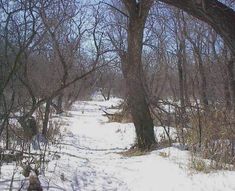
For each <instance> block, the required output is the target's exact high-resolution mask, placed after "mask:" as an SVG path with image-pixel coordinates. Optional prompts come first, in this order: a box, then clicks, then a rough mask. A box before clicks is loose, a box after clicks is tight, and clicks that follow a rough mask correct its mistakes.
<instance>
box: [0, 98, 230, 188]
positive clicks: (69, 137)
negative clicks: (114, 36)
mask: <svg viewBox="0 0 235 191" xmlns="http://www.w3.org/2000/svg"><path fill="white" fill-rule="evenodd" d="M119 101H120V100H119V99H112V100H110V101H80V102H77V103H76V104H75V105H74V106H73V108H72V109H71V111H69V115H68V117H63V120H65V121H66V123H67V124H68V125H66V126H65V127H63V129H64V130H63V137H64V138H63V141H62V143H61V144H60V145H59V147H58V148H56V149H57V152H58V155H59V156H60V157H58V158H57V159H54V160H52V161H51V162H49V164H48V167H47V168H46V169H45V176H42V175H40V177H39V178H40V181H41V184H42V185H43V187H44V190H50V191H53V190H54V191H57V190H65V191H70V190H71V191H72V190H76V191H115V190H117V191H128V190H130V191H234V190H235V172H231V171H217V172H212V173H208V174H205V173H197V172H193V171H192V170H190V169H189V161H190V155H189V153H188V152H187V151H181V150H179V149H177V148H176V147H170V148H165V149H161V150H156V151H153V152H151V153H150V154H147V155H144V156H133V157H124V156H123V155H121V154H119V153H120V152H121V151H124V150H126V149H128V148H129V147H130V146H131V144H133V143H134V140H135V131H134V127H133V125H132V124H120V123H109V122H108V119H107V117H105V116H103V114H104V113H103V111H102V110H103V109H105V110H106V109H107V108H109V107H111V106H112V105H115V104H118V102H119ZM156 132H157V133H156V134H157V136H160V134H161V132H163V131H162V129H161V128H156ZM161 153H166V155H167V157H163V156H162V154H161ZM4 168H5V175H6V174H7V172H6V169H7V168H9V175H10V166H5V167H4V166H3V171H4ZM11 173H12V171H11ZM16 177H17V176H16ZM4 178H5V179H4ZM21 178H22V177H21V176H20V175H19V180H18V182H17V181H16V183H14V187H15V188H16V187H17V185H18V186H19V185H20V182H21V181H20V179H21ZM9 179H10V177H7V178H6V177H4V173H3V175H2V176H1V179H0V190H4V189H6V187H7V186H8V183H9V181H7V180H9ZM6 190H7V189H6ZM16 190H17V189H16ZM22 190H23V189H22Z"/></svg>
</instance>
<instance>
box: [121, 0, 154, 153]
mask: <svg viewBox="0 0 235 191" xmlns="http://www.w3.org/2000/svg"><path fill="white" fill-rule="evenodd" d="M123 3H124V4H125V6H126V8H127V10H128V12H129V23H128V50H127V62H123V63H122V71H123V74H124V78H125V81H126V85H127V97H128V100H127V101H128V106H129V107H130V110H131V114H132V118H133V122H134V125H135V130H136V135H137V146H138V148H139V149H141V150H149V149H151V148H152V146H153V145H154V144H155V136H154V125H153V119H152V117H151V114H150V110H149V107H148V103H147V100H146V93H145V88H144V80H143V79H144V76H143V75H144V73H143V66H142V61H141V56H142V48H143V33H144V25H145V22H146V18H147V16H148V12H149V9H150V7H151V5H152V3H153V1H152V0H145V1H140V2H139V3H137V2H136V1H130V0H123Z"/></svg>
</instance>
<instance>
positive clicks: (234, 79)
mask: <svg viewBox="0 0 235 191" xmlns="http://www.w3.org/2000/svg"><path fill="white" fill-rule="evenodd" d="M234 68H235V67H234V60H233V58H231V60H230V61H229V63H228V73H229V82H230V83H229V85H230V89H231V97H232V107H233V111H234V113H235V75H234Z"/></svg>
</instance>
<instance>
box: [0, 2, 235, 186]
mask: <svg viewBox="0 0 235 191" xmlns="http://www.w3.org/2000/svg"><path fill="white" fill-rule="evenodd" d="M234 9H235V3H234V1H233V0H224V1H217V0H197V1H193V0H182V1H176V0H159V1H154V0H140V1H137V0H120V1H113V0H104V1H78V0H68V1H66V2H65V1H63V0H55V1H50V0H33V1H32V0H24V1H20V0H16V1H8V0H1V1H0V13H1V18H0V42H1V43H0V156H1V166H2V165H3V164H4V162H6V161H5V159H6V158H8V157H10V161H21V163H22V161H23V160H24V159H25V158H27V165H26V167H29V166H30V169H33V170H34V171H35V172H36V171H37V170H38V169H41V168H42V166H44V165H45V161H46V158H47V154H46V153H47V152H50V147H53V146H54V145H55V144H57V143H59V142H62V140H63V139H62V138H61V137H62V134H63V133H62V127H63V126H64V125H63V122H62V121H60V118H63V117H65V116H66V115H68V116H69V114H68V113H67V111H70V110H71V109H72V108H73V106H74V104H77V103H78V102H83V101H89V100H92V99H93V97H94V95H97V94H99V93H100V94H101V96H102V98H103V99H104V101H107V102H108V101H109V100H110V99H112V98H114V97H118V98H120V99H122V104H120V105H119V106H115V107H118V111H117V112H111V113H109V112H108V111H106V110H104V115H107V116H108V117H109V115H110V116H115V115H116V118H115V117H113V119H115V120H113V121H117V122H122V121H128V122H129V121H132V123H133V124H134V128H135V140H134V141H133V143H132V146H131V147H130V148H129V149H127V152H128V151H131V150H134V151H138V152H140V153H142V152H143V153H145V152H151V151H153V150H156V149H157V150H158V149H160V148H165V147H172V146H174V144H179V145H180V148H182V149H183V150H188V151H190V152H191V153H192V155H193V156H200V157H201V158H203V159H208V160H211V161H213V162H212V163H213V165H214V166H213V168H217V169H219V168H222V169H223V168H227V167H228V166H230V165H231V166H232V168H234V165H235V66H234V65H235V10H234ZM113 107H114V106H113ZM115 107H114V108H113V109H116V108H115ZM106 109H107V108H106ZM109 109H110V108H109ZM111 109H112V108H111ZM101 110H103V108H102V109H101ZM115 111H116V110H115ZM82 114H84V111H82ZM119 118H121V119H119ZM158 126H160V127H162V128H163V129H164V136H162V137H161V138H159V137H157V136H156V127H158ZM172 128H173V129H174V130H173V131H176V136H175V137H172V136H171V132H172ZM37 150H39V151H40V154H39V158H37V157H35V158H34V157H33V158H34V159H32V160H31V158H30V157H31V156H33V155H36V154H35V152H34V151H37ZM8 152H10V153H11V152H12V153H13V154H12V155H11V154H10V155H9V156H8V154H5V153H8ZM26 153H27V156H26ZM11 157H12V158H11ZM22 157H23V158H24V159H22ZM4 158H5V159H4ZM48 160H52V159H48ZM32 161H33V162H32ZM38 161H40V162H38ZM32 163H33V164H36V163H40V165H39V166H40V168H39V167H38V169H37V168H36V167H35V168H32ZM21 166H24V165H23V163H22V164H21ZM26 167H25V166H24V169H25V168H26ZM36 169H37V170H36ZM36 174H37V173H36ZM39 174H40V173H39ZM28 175H29V174H28ZM39 182H40V181H39Z"/></svg>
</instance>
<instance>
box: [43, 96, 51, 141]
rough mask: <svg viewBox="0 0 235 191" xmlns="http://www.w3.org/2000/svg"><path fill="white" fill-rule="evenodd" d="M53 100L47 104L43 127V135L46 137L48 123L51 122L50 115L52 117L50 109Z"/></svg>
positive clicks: (49, 100)
mask: <svg viewBox="0 0 235 191" xmlns="http://www.w3.org/2000/svg"><path fill="white" fill-rule="evenodd" d="M51 102H52V101H51V99H48V100H47V102H46V109H45V114H44V119H43V127H42V134H43V135H44V136H45V137H46V135H47V129H48V122H49V115H50V107H51Z"/></svg>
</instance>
